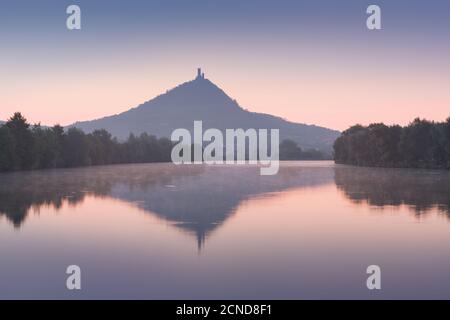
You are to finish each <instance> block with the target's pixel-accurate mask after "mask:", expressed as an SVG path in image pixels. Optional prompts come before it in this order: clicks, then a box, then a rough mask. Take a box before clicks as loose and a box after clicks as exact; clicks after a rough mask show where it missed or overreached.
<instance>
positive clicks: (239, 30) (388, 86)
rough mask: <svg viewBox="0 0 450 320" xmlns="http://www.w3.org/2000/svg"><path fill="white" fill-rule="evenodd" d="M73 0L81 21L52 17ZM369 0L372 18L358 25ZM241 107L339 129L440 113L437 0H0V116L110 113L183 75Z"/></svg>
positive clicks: (444, 90) (443, 30)
mask: <svg viewBox="0 0 450 320" xmlns="http://www.w3.org/2000/svg"><path fill="white" fill-rule="evenodd" d="M69 4H78V5H80V7H81V10H82V30H80V31H69V30H67V29H66V24H65V21H66V17H67V15H66V13H65V10H66V7H67V6H68V5H69ZM369 4H378V5H380V7H381V9H382V26H383V30H379V31H369V30H368V29H367V28H366V17H367V15H366V13H365V11H366V8H367V6H368V5H369ZM198 66H200V67H202V68H203V69H204V71H205V73H206V77H207V78H209V79H210V80H212V81H213V82H214V83H216V84H217V85H218V86H220V87H221V88H222V89H224V90H225V91H226V92H227V93H228V94H229V95H230V96H231V97H233V98H235V99H237V101H238V102H239V103H240V105H241V106H242V107H244V108H246V109H249V110H251V111H257V112H265V113H271V114H274V115H278V116H281V117H284V118H286V119H289V120H292V121H296V122H302V123H309V124H317V125H321V126H326V127H329V128H334V129H339V130H343V129H345V128H347V127H348V126H350V125H352V124H355V123H361V124H369V123H371V122H381V121H383V122H385V123H388V124H391V123H400V124H407V123H408V122H409V121H411V120H412V119H413V118H415V117H417V116H419V117H423V118H427V119H431V120H444V119H445V118H447V117H448V116H450V1H448V0H434V1H416V0H395V1H392V0H391V1H379V0H377V1H375V0H372V1H365V0H341V1H338V0H334V1H333V0H308V1H300V0H295V1H287V0H276V1H275V0H271V1H266V0H258V1H257V0H246V1H242V0H226V1H225V0H158V1H155V0H146V1H132V0H130V1H118V0H109V1H103V0H95V1H92V0H90V1H63V0H53V1H50V0H40V1H32V0H29V1H25V0H15V1H4V0H0V119H3V120H4V119H6V118H8V117H9V116H10V115H11V114H12V113H13V112H14V111H22V112H23V113H24V114H25V116H26V117H27V118H28V119H29V120H30V121H31V122H41V123H43V124H48V125H51V124H55V123H61V124H63V125H67V124H70V123H72V122H75V121H77V120H90V119H94V118H98V117H103V116H106V115H111V114H116V113H119V112H122V111H125V110H128V109H130V108H132V107H135V106H137V105H138V104H140V103H142V102H144V101H146V100H149V99H151V98H153V97H154V96H156V95H158V94H160V93H163V92H165V91H166V89H170V88H172V87H174V86H176V85H178V84H179V83H182V82H184V81H187V80H190V79H192V78H194V76H195V69H196V68H197V67H198Z"/></svg>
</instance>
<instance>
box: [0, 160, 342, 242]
mask: <svg viewBox="0 0 450 320" xmlns="http://www.w3.org/2000/svg"><path fill="white" fill-rule="evenodd" d="M1 179H2V180H1V181H2V182H1V183H0V215H5V216H6V217H7V218H8V219H9V220H11V221H12V222H13V223H14V225H15V226H16V227H19V226H20V225H21V223H22V222H23V221H24V220H25V219H26V217H27V214H28V213H29V212H30V211H31V210H32V209H36V210H38V209H39V208H41V207H43V206H52V207H53V208H55V209H56V210H58V208H61V206H62V204H63V203H65V202H66V203H68V204H73V205H77V204H80V203H82V201H83V200H84V198H85V196H86V195H91V196H100V197H111V198H115V199H120V200H123V201H126V202H129V203H133V204H135V205H136V206H137V207H139V208H140V209H142V210H144V211H147V212H152V213H155V214H157V215H158V216H159V217H160V218H163V219H165V220H168V221H170V222H172V223H173V224H174V225H175V226H177V227H179V228H181V229H183V230H184V231H187V232H189V233H191V234H193V235H195V236H196V237H197V239H198V240H199V242H202V241H203V240H204V239H205V238H206V236H207V234H208V233H210V232H211V231H212V230H214V229H215V228H217V227H218V226H219V225H221V224H222V223H223V222H224V221H225V220H226V219H227V218H228V217H229V216H230V215H232V214H233V213H234V212H235V211H236V209H237V207H238V206H239V204H240V203H241V202H242V201H244V200H246V199H248V198H249V197H252V196H254V195H258V194H265V193H270V192H277V191H282V190H285V189H288V188H297V187H302V186H305V187H314V186H318V185H323V184H326V183H331V182H332V179H333V169H332V168H331V167H328V168H323V167H322V168H321V167H316V168H307V167H304V168H299V167H297V166H288V167H285V166H282V167H281V168H280V172H279V174H278V175H276V176H260V174H259V169H258V168H257V167H249V166H236V167H233V168H229V167H224V166H213V167H208V166H202V165H186V166H175V165H172V164H153V165H123V166H106V167H95V168H94V167H92V168H81V169H64V170H52V171H35V172H19V173H9V174H3V175H1Z"/></svg>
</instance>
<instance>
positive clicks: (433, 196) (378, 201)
mask: <svg viewBox="0 0 450 320" xmlns="http://www.w3.org/2000/svg"><path fill="white" fill-rule="evenodd" d="M335 183H336V185H337V187H338V188H339V189H340V190H342V191H343V192H344V194H345V196H346V197H347V198H349V199H351V200H352V201H353V202H355V203H362V202H364V203H368V204H369V205H371V206H378V207H382V206H388V205H390V206H400V205H407V206H409V207H411V209H413V210H414V212H415V213H416V214H418V215H420V214H424V213H427V212H429V211H430V210H431V209H433V208H438V209H439V210H440V211H442V212H443V213H445V214H447V216H448V217H449V218H450V172H448V171H439V170H416V169H384V168H361V167H351V166H336V167H335Z"/></svg>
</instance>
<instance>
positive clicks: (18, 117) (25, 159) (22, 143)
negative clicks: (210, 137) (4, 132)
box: [6, 112, 34, 170]
mask: <svg viewBox="0 0 450 320" xmlns="http://www.w3.org/2000/svg"><path fill="white" fill-rule="evenodd" d="M6 126H7V127H8V128H9V130H10V133H11V134H12V136H13V137H14V141H15V160H14V167H15V169H25V170H26V169H31V168H32V166H33V163H34V153H33V148H34V145H33V142H34V141H33V136H32V134H31V131H30V130H29V127H30V125H29V124H28V123H27V120H26V119H25V118H24V117H23V116H22V114H21V113H20V112H16V113H14V115H13V116H12V117H11V118H10V119H9V120H8V121H7V122H6Z"/></svg>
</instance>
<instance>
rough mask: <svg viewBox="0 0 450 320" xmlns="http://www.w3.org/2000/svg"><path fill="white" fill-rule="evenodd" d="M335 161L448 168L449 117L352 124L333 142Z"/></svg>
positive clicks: (449, 147)
mask: <svg viewBox="0 0 450 320" xmlns="http://www.w3.org/2000/svg"><path fill="white" fill-rule="evenodd" d="M334 159H335V162H336V163H341V164H351V165H357V166H372V167H407V168H433V169H450V118H448V119H447V120H446V121H445V122H433V121H427V120H422V119H415V120H414V121H413V122H411V123H410V124H409V125H408V126H405V127H401V126H398V125H393V126H387V125H385V124H383V123H375V124H371V125H369V126H361V125H355V126H353V127H351V128H349V129H348V130H346V131H344V132H343V133H342V135H341V136H340V137H339V138H338V139H337V140H336V142H335V143H334Z"/></svg>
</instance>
